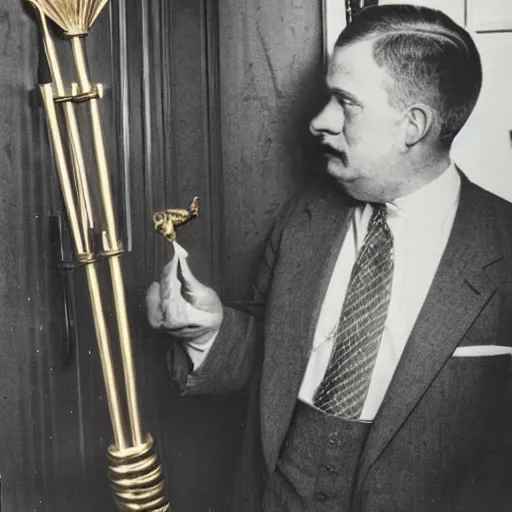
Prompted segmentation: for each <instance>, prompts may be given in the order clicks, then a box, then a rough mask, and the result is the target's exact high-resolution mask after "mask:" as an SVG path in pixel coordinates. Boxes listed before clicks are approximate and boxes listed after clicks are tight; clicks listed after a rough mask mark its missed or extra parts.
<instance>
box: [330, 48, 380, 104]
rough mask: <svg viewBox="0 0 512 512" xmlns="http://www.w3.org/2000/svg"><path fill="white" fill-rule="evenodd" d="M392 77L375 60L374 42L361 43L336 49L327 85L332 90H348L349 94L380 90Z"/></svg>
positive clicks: (331, 61)
mask: <svg viewBox="0 0 512 512" xmlns="http://www.w3.org/2000/svg"><path fill="white" fill-rule="evenodd" d="M389 80H390V76H389V75H388V73H387V72H386V70H385V69H384V68H383V67H380V66H379V65H378V64H377V63H376V62H375V60H374V58H373V41H371V40H368V41H359V42H357V43H353V44H350V45H348V46H342V47H336V48H335V49H334V52H333V54H332V57H331V60H330V62H329V66H328V71H327V85H328V86H329V87H332V88H337V87H340V88H343V89H348V88H349V87H350V88H356V89H357V90H350V91H349V92H351V93H354V94H357V92H361V91H365V90H367V89H368V90H375V89H380V90H382V91H384V86H385V85H386V83H387V82H388V81H389Z"/></svg>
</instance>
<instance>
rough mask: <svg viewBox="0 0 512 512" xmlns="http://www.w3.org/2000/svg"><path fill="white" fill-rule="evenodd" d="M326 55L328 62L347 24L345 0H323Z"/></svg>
mask: <svg viewBox="0 0 512 512" xmlns="http://www.w3.org/2000/svg"><path fill="white" fill-rule="evenodd" d="M322 5H323V22H324V56H325V61H326V62H327V60H328V58H329V57H330V56H331V54H332V50H333V48H334V43H335V42H336V39H337V38H338V36H339V34H340V32H341V31H342V30H343V29H344V28H345V26H346V25H347V15H346V6H345V0H323V4H322Z"/></svg>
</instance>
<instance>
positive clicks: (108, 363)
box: [85, 263, 127, 449]
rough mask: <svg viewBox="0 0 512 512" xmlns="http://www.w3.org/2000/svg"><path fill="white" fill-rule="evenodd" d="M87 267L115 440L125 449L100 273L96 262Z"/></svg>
mask: <svg viewBox="0 0 512 512" xmlns="http://www.w3.org/2000/svg"><path fill="white" fill-rule="evenodd" d="M85 268H86V272H87V283H88V285H89V293H90V296H91V304H92V313H93V318H94V327H95V329H96V338H97V340H98V349H99V352H100V359H101V367H102V369H103V379H104V381H105V390H106V393H107V401H108V409H109V412H110V420H111V422H112V430H113V431H114V442H115V444H116V446H118V447H119V448H120V449H123V448H126V447H127V442H126V437H125V435H124V429H123V419H122V414H121V407H120V404H119V394H118V392H117V384H116V378H115V374H114V365H113V364H112V354H111V351H110V341H109V336H108V331H107V325H106V322H105V315H104V313H103V307H102V302H101V294H100V287H99V283H98V274H97V272H96V266H95V264H94V263H92V264H89V265H86V266H85Z"/></svg>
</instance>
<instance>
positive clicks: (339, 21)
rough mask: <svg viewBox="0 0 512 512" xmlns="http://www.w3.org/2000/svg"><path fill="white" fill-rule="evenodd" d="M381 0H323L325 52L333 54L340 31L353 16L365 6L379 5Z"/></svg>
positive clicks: (326, 55)
mask: <svg viewBox="0 0 512 512" xmlns="http://www.w3.org/2000/svg"><path fill="white" fill-rule="evenodd" d="M378 3H379V0H323V19H324V50H325V51H324V54H325V57H326V59H327V58H328V57H329V56H330V55H331V53H332V49H333V48H334V43H335V42H336V39H337V38H338V36H339V34H340V32H341V31H342V30H343V29H344V28H345V26H346V25H347V23H350V21H351V20H352V18H353V16H355V15H356V14H357V13H358V11H360V10H361V9H363V8H364V7H369V6H370V5H377V4H378Z"/></svg>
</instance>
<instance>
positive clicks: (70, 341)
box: [49, 215, 78, 366]
mask: <svg viewBox="0 0 512 512" xmlns="http://www.w3.org/2000/svg"><path fill="white" fill-rule="evenodd" d="M49 232H50V244H51V247H52V256H53V258H54V259H53V260H54V261H58V262H59V265H58V269H59V273H60V278H61V285H62V301H63V305H62V310H63V314H64V322H63V330H62V362H63V364H64V365H65V366H69V365H71V363H72V361H73V356H74V354H75V350H76V346H77V342H78V333H77V325H76V302H75V281H74V272H73V270H74V267H73V266H68V265H66V263H65V262H66V260H68V258H67V257H66V255H67V254H69V251H68V250H67V249H66V245H67V244H66V240H67V239H68V238H69V237H68V236H66V232H65V228H64V226H63V221H62V217H61V216H60V215H50V219H49Z"/></svg>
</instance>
